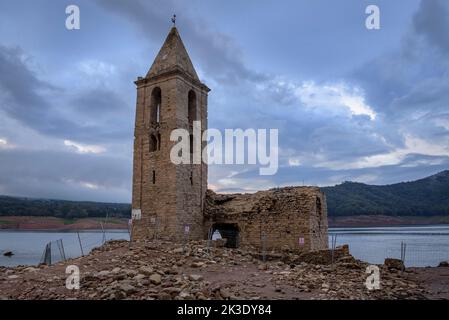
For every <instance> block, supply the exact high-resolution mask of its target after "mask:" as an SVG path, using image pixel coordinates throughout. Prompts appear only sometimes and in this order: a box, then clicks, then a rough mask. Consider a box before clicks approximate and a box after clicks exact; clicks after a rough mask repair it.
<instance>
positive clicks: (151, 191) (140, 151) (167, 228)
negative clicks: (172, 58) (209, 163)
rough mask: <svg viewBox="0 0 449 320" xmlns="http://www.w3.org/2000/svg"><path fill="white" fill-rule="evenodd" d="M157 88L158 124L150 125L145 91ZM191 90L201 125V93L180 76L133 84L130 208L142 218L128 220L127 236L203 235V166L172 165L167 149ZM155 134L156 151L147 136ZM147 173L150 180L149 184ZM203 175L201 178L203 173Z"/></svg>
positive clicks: (183, 120) (203, 106)
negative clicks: (130, 226) (186, 228)
mask: <svg viewBox="0 0 449 320" xmlns="http://www.w3.org/2000/svg"><path fill="white" fill-rule="evenodd" d="M156 87H157V88H160V89H161V96H162V97H161V98H162V99H161V100H162V101H161V111H160V122H159V123H158V124H151V122H150V106H151V101H152V99H151V94H152V92H153V90H154V88H156ZM190 90H194V91H195V93H196V100H197V106H198V107H197V115H196V117H197V119H198V120H199V119H202V120H203V121H202V122H203V123H207V118H206V117H207V111H206V109H207V92H206V91H205V90H204V89H202V88H201V87H199V86H195V85H194V84H191V83H189V82H188V81H186V80H185V79H184V77H180V76H167V77H162V78H158V79H157V80H154V81H146V82H145V83H143V84H142V85H140V86H138V88H137V110H136V129H135V141H134V177H133V200H132V205H133V209H139V208H140V209H141V210H142V219H141V220H140V221H139V220H134V221H133V230H132V232H133V238H135V239H137V238H142V237H146V238H148V237H149V238H151V237H155V236H157V237H158V238H166V239H176V238H178V239H179V238H182V237H184V234H183V233H184V226H186V225H188V226H189V228H190V232H189V238H190V239H201V238H202V236H203V227H202V221H203V215H202V204H203V200H204V196H205V192H206V184H205V182H206V181H207V168H206V169H205V168H204V167H205V166H206V165H205V164H200V165H190V164H185V165H175V164H173V163H172V162H171V160H170V150H171V148H172V147H173V145H174V144H175V143H176V142H174V141H170V134H171V132H172V130H174V129H178V128H185V129H188V128H189V125H188V120H187V109H188V92H189V91H190ZM203 129H204V128H203ZM152 133H153V134H155V135H159V136H160V150H156V151H154V152H150V134H152ZM153 171H154V176H155V179H154V180H155V181H154V182H153ZM204 175H206V176H204Z"/></svg>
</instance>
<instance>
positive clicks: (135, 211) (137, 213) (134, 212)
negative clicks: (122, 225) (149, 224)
mask: <svg viewBox="0 0 449 320" xmlns="http://www.w3.org/2000/svg"><path fill="white" fill-rule="evenodd" d="M131 219H133V220H140V219H142V211H141V210H140V209H133V210H132V212H131Z"/></svg>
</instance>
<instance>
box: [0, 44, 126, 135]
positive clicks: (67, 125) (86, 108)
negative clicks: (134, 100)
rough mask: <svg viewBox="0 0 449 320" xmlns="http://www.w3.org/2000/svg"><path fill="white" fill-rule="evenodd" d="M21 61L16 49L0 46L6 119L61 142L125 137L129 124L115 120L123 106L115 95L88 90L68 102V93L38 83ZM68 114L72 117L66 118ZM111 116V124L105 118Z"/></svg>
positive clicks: (1, 99)
mask: <svg viewBox="0 0 449 320" xmlns="http://www.w3.org/2000/svg"><path fill="white" fill-rule="evenodd" d="M25 57H26V55H25V53H24V52H23V51H22V50H21V49H20V48H8V47H5V46H1V45H0V88H1V93H0V103H1V105H0V108H1V109H2V110H4V111H5V112H6V113H7V114H8V115H10V116H11V117H13V118H14V119H16V120H19V121H20V122H21V123H23V124H24V125H25V126H27V127H30V128H32V129H34V130H36V131H38V132H40V133H43V134H45V135H48V136H52V137H57V138H61V139H74V140H78V141H84V142H99V141H100V142H104V141H108V140H112V139H114V140H117V139H124V138H126V137H127V136H128V137H129V135H130V132H132V131H131V124H130V125H128V126H126V125H123V123H122V122H121V119H120V118H118V117H116V116H117V111H118V110H123V107H124V106H126V104H125V103H124V101H123V100H122V99H121V98H120V97H119V96H118V94H117V93H115V92H112V91H111V90H108V89H103V88H99V89H90V90H87V91H84V92H79V93H77V95H76V97H74V98H72V99H71V98H70V95H69V93H70V89H67V88H60V87H55V86H53V85H51V84H49V83H47V82H44V81H42V80H40V79H39V78H38V77H37V75H36V74H35V73H34V72H33V71H32V70H30V68H29V67H28V66H27V64H26V60H25V59H26V58H25ZM55 97H58V99H55ZM61 101H65V102H61ZM71 111H73V112H74V113H75V115H74V116H73V115H72V116H68V115H67V112H71ZM114 113H115V114H114ZM111 114H112V115H114V116H115V118H114V119H113V120H109V119H107V118H105V116H108V115H111ZM69 119H73V120H69ZM92 119H96V123H95V124H91V123H92V121H91V120H92ZM86 120H90V121H86ZM85 123H90V124H85Z"/></svg>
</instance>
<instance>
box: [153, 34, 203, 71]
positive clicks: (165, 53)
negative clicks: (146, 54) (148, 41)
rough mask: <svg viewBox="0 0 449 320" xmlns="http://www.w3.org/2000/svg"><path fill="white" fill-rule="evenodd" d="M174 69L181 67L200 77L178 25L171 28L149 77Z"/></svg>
mask: <svg viewBox="0 0 449 320" xmlns="http://www.w3.org/2000/svg"><path fill="white" fill-rule="evenodd" d="M173 69H181V70H182V71H184V72H185V73H187V74H188V75H189V76H191V77H192V78H193V79H195V80H199V79H198V75H197V74H196V71H195V68H194V67H193V64H192V61H191V60H190V58H189V54H188V53H187V50H186V48H185V47H184V44H183V43H182V40H181V37H180V35H179V33H178V30H177V29H176V27H173V28H171V30H170V33H169V34H168V36H167V39H165V42H164V44H163V45H162V48H161V50H159V53H158V54H157V56H156V59H155V60H154V62H153V65H152V66H151V68H150V71H148V73H147V78H151V77H154V76H157V75H160V74H162V73H165V72H167V71H171V70H173Z"/></svg>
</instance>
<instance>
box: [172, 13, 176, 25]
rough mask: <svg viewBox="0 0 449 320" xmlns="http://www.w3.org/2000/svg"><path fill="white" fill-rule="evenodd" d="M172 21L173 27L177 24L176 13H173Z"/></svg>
mask: <svg viewBox="0 0 449 320" xmlns="http://www.w3.org/2000/svg"><path fill="white" fill-rule="evenodd" d="M171 22H173V27H175V26H176V14H174V15H173V17H172V18H171Z"/></svg>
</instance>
